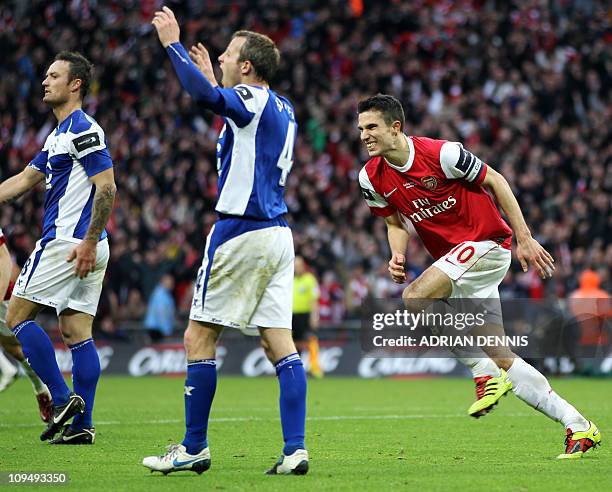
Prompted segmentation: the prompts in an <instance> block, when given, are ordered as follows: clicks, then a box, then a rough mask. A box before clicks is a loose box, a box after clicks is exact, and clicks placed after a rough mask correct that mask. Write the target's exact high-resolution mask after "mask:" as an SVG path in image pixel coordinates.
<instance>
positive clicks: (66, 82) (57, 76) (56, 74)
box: [42, 60, 81, 107]
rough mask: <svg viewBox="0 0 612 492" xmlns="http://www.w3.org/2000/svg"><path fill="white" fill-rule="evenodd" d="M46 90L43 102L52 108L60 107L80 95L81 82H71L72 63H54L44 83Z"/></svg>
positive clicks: (57, 61)
mask: <svg viewBox="0 0 612 492" xmlns="http://www.w3.org/2000/svg"><path fill="white" fill-rule="evenodd" d="M42 86H43V89H44V95H43V102H45V103H47V104H48V105H49V106H51V107H56V106H60V105H62V104H65V103H66V102H68V101H69V100H70V98H71V97H72V96H73V95H74V94H77V95H78V93H79V88H80V87H81V80H80V79H74V80H72V81H71V80H70V63H69V62H67V61H65V60H56V61H54V62H53V63H52V64H51V66H50V67H49V69H48V70H47V76H46V77H45V80H43V82H42Z"/></svg>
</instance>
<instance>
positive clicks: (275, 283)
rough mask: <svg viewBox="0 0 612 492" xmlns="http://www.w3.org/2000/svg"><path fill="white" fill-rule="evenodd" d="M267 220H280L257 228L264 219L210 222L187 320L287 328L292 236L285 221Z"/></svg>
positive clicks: (291, 280)
mask: <svg viewBox="0 0 612 492" xmlns="http://www.w3.org/2000/svg"><path fill="white" fill-rule="evenodd" d="M266 222H267V223H268V224H284V225H274V226H271V227H262V226H263V225H264V223H258V222H257V221H249V220H247V219H237V218H231V219H224V220H219V221H218V222H217V223H216V224H215V225H214V226H213V228H212V230H211V232H210V234H209V235H208V237H207V238H206V249H205V251H204V258H203V260H202V266H201V267H200V270H199V272H198V276H197V279H196V284H195V288H194V294H193V302H192V305H191V312H190V313H189V318H190V319H192V320H194V321H201V322H205V323H212V324H216V325H221V326H227V327H230V328H238V329H241V330H246V329H247V327H249V328H252V327H262V328H287V329H291V312H292V307H293V274H294V271H293V263H294V252H293V236H292V235H291V229H290V228H289V227H287V226H286V223H285V222H284V220H276V219H273V220H272V221H266ZM254 228H255V229H254ZM253 229H254V230H253ZM249 334H250V333H249Z"/></svg>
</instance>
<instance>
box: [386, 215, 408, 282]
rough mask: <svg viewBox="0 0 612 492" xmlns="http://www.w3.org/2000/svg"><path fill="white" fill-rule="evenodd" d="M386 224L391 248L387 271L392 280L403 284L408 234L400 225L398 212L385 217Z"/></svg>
mask: <svg viewBox="0 0 612 492" xmlns="http://www.w3.org/2000/svg"><path fill="white" fill-rule="evenodd" d="M385 223H386V224H387V238H388V240H389V247H390V248H391V260H389V273H390V274H391V278H392V279H393V281H394V282H396V283H398V284H403V283H404V282H405V281H406V272H405V270H404V264H405V262H406V256H405V255H406V249H408V240H409V239H410V234H409V233H408V231H407V230H406V229H404V227H403V225H402V221H401V220H400V218H399V215H398V212H395V213H394V214H393V215H389V216H388V217H385Z"/></svg>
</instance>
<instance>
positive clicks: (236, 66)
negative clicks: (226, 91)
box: [218, 36, 249, 87]
mask: <svg viewBox="0 0 612 492" xmlns="http://www.w3.org/2000/svg"><path fill="white" fill-rule="evenodd" d="M245 42H246V39H245V38H243V37H240V36H239V37H235V38H234V39H232V40H231V42H230V44H228V45H227V48H225V51H224V52H223V53H222V54H221V56H219V58H218V60H219V66H220V67H221V72H222V74H223V77H222V78H221V84H222V85H223V87H234V86H235V85H238V84H240V82H241V81H242V75H243V74H244V73H245V72H244V71H245V70H248V66H247V65H248V64H249V62H248V61H238V59H239V58H240V49H241V48H242V45H243V44H244V43H245Z"/></svg>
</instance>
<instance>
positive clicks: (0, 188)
mask: <svg viewBox="0 0 612 492" xmlns="http://www.w3.org/2000/svg"><path fill="white" fill-rule="evenodd" d="M43 179H45V175H44V173H41V172H39V171H37V170H35V169H33V168H31V167H29V166H28V167H26V168H25V169H24V170H23V171H21V172H20V173H19V174H16V175H15V176H12V177H10V178H9V179H7V180H6V181H3V182H2V183H0V205H4V204H5V203H10V202H12V201H14V200H17V198H19V197H20V196H22V195H25V194H26V193H27V192H28V191H30V190H31V189H32V188H34V186H36V185H37V184H38V183H40V182H41V181H42V180H43Z"/></svg>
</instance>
